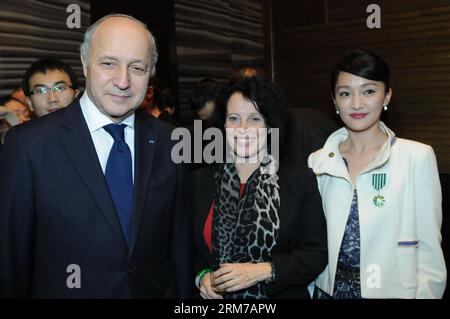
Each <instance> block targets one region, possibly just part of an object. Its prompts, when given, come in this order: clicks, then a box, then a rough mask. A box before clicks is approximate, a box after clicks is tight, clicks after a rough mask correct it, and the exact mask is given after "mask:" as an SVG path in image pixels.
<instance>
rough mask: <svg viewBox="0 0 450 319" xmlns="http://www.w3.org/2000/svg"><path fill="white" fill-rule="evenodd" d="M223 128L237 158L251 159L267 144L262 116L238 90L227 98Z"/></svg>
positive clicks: (259, 153)
mask: <svg viewBox="0 0 450 319" xmlns="http://www.w3.org/2000/svg"><path fill="white" fill-rule="evenodd" d="M225 128H226V131H227V133H226V134H227V142H228V144H229V146H230V147H231V148H232V149H234V150H235V154H236V155H237V157H238V158H246V159H249V158H250V159H252V158H254V157H255V156H258V155H261V154H262V153H261V152H263V151H264V150H265V148H266V146H267V130H266V128H267V125H266V122H265V119H264V116H263V115H262V114H261V113H260V112H259V111H258V110H257V109H256V108H255V105H254V104H253V103H252V102H251V101H249V100H248V99H246V98H245V97H244V96H243V95H242V94H241V93H239V92H236V93H233V95H231V97H230V98H229V99H228V103H227V116H226V121H225ZM262 155H264V154H262Z"/></svg>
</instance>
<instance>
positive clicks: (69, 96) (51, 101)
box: [27, 70, 79, 117]
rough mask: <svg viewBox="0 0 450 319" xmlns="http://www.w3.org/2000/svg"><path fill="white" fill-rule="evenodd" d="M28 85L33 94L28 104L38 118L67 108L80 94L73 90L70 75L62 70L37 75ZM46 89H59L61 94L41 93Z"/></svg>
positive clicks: (31, 78) (53, 92) (52, 91)
mask: <svg viewBox="0 0 450 319" xmlns="http://www.w3.org/2000/svg"><path fill="white" fill-rule="evenodd" d="M28 83H29V85H30V91H31V92H33V93H32V94H31V95H30V96H29V97H27V102H28V104H29V105H30V108H31V109H32V110H33V111H34V113H35V114H36V116H37V117H41V116H44V115H46V114H48V113H51V112H54V111H57V110H59V109H61V108H63V107H66V106H67V105H69V104H70V103H72V101H73V100H74V99H75V97H76V96H77V95H78V94H79V91H78V90H74V89H72V88H71V86H72V81H71V80H70V77H69V75H68V74H67V73H66V72H64V71H61V70H47V71H46V72H45V73H35V74H33V75H32V76H31V77H30V80H29V81H28ZM45 87H47V88H54V87H59V88H60V89H61V90H60V92H55V91H54V90H48V92H47V93H45V94H42V93H39V89H40V88H45Z"/></svg>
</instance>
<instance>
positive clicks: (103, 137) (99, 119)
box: [80, 92, 135, 182]
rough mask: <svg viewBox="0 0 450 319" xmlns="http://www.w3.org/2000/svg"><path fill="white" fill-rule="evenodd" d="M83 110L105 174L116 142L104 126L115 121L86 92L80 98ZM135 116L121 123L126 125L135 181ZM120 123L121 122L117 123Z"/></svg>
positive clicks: (126, 139)
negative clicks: (99, 108)
mask: <svg viewBox="0 0 450 319" xmlns="http://www.w3.org/2000/svg"><path fill="white" fill-rule="evenodd" d="M80 106H81V111H82V112H83V116H84V118H85V120H86V123H87V126H88V128H89V132H90V133H91V137H92V141H93V142H94V146H95V151H96V152H97V156H98V160H99V161H100V165H101V167H102V170H103V174H105V170H106V163H107V161H108V156H109V152H110V151H111V148H112V146H113V144H114V139H113V137H112V136H111V135H110V134H109V133H108V132H106V130H105V129H104V128H103V127H104V126H105V125H108V124H111V123H114V122H113V121H111V119H110V118H108V117H107V116H106V115H104V114H103V113H101V112H100V111H99V110H98V108H97V107H96V106H95V105H94V103H93V102H92V101H91V99H90V98H89V96H88V95H87V93H86V92H85V93H84V94H83V96H82V97H81V98H80ZM134 117H135V115H134V114H132V115H130V116H129V117H127V118H126V119H124V120H123V121H122V122H121V124H124V125H126V127H125V142H126V143H127V145H128V147H129V148H130V151H131V163H132V170H133V171H132V175H133V182H134ZM117 124H119V123H117Z"/></svg>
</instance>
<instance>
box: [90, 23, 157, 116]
mask: <svg viewBox="0 0 450 319" xmlns="http://www.w3.org/2000/svg"><path fill="white" fill-rule="evenodd" d="M150 55H151V48H150V42H149V32H148V31H147V30H145V29H144V28H143V27H142V26H141V25H139V24H138V23H137V22H135V21H133V20H131V19H127V18H123V17H112V18H109V19H107V20H105V21H103V22H102V23H101V24H100V25H99V26H98V28H97V30H95V32H94V34H93V36H92V41H91V47H90V49H89V56H88V62H87V63H86V64H85V63H84V62H83V71H84V75H85V76H86V91H87V94H88V95H89V98H90V99H91V100H92V102H93V103H94V104H95V106H96V107H97V108H98V109H99V111H100V112H102V113H103V114H105V115H106V116H108V117H109V118H110V119H111V120H112V121H114V122H120V121H122V120H123V119H125V118H126V117H128V116H129V115H130V114H132V113H133V112H134V110H135V109H136V108H138V107H139V105H140V104H141V103H142V101H143V99H144V97H145V94H146V92H147V84H148V80H149V76H150V72H149V68H150V62H151V56H150Z"/></svg>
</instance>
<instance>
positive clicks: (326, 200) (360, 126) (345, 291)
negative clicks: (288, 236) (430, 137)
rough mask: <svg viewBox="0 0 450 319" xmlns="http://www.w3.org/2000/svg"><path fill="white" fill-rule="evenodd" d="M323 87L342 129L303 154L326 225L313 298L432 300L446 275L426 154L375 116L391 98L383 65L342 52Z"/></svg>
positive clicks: (432, 164) (430, 159)
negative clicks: (323, 262)
mask: <svg viewBox="0 0 450 319" xmlns="http://www.w3.org/2000/svg"><path fill="white" fill-rule="evenodd" d="M331 93H332V97H333V101H334V104H335V106H336V112H337V114H339V115H340V117H341V119H342V121H343V122H344V124H345V127H344V128H341V129H339V130H337V131H336V132H334V133H333V134H332V135H331V136H330V137H329V138H328V140H327V141H326V143H325V145H324V147H323V148H322V149H321V150H319V151H317V152H315V153H313V154H311V155H310V157H309V160H308V164H309V167H310V168H312V169H313V171H314V172H315V174H316V176H317V180H318V187H319V191H320V193H321V195H322V202H323V207H324V211H325V216H326V220H327V230H328V266H327V268H326V269H325V270H324V272H323V273H322V274H321V275H320V276H319V277H318V278H317V279H316V281H315V284H316V287H315V288H316V289H315V296H316V297H317V298H441V297H442V295H443V293H444V289H445V285H446V277H447V271H446V267H445V262H444V257H443V254H442V249H441V233H440V229H441V223H442V206H441V202H442V194H441V187H440V182H439V175H438V170H437V165H436V157H435V155H434V152H433V149H432V148H431V147H430V146H428V145H425V144H422V143H418V142H414V141H410V140H406V139H401V138H397V137H395V134H394V132H392V131H391V130H390V129H389V128H388V127H387V126H386V125H385V124H384V123H383V122H381V121H380V115H381V112H382V111H383V109H384V110H387V105H388V104H389V101H390V98H391V96H392V90H391V88H390V86H389V67H388V65H387V64H386V63H385V62H384V61H383V60H381V59H380V58H379V57H377V56H375V55H374V54H372V53H369V52H365V51H361V50H355V51H352V52H349V53H348V54H346V55H345V56H344V57H343V59H342V60H341V61H340V62H339V63H338V64H337V65H336V68H335V70H334V71H333V73H332V77H331Z"/></svg>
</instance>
